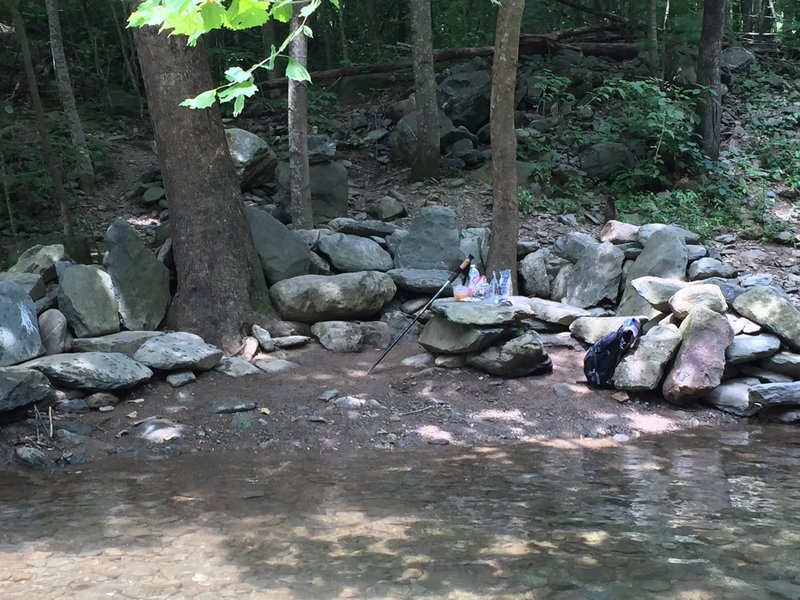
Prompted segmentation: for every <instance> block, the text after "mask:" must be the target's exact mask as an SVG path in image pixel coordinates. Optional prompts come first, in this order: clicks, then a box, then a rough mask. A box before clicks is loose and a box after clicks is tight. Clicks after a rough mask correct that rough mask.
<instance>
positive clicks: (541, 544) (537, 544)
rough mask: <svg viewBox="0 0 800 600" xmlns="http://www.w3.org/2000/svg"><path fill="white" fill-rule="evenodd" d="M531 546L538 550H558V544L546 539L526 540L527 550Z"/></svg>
mask: <svg viewBox="0 0 800 600" xmlns="http://www.w3.org/2000/svg"><path fill="white" fill-rule="evenodd" d="M531 548H538V549H540V550H558V545H557V544H554V543H553V542H551V541H548V540H530V541H528V551H530V550H531Z"/></svg>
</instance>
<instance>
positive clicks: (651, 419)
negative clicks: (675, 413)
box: [628, 414, 677, 433]
mask: <svg viewBox="0 0 800 600" xmlns="http://www.w3.org/2000/svg"><path fill="white" fill-rule="evenodd" d="M628 421H630V424H631V425H632V426H633V427H635V428H636V429H638V430H639V431H644V432H646V433H659V432H661V431H665V430H669V429H675V428H676V427H677V423H676V422H675V421H674V420H673V419H668V418H667V417H662V416H661V415H653V414H644V415H643V414H632V415H628Z"/></svg>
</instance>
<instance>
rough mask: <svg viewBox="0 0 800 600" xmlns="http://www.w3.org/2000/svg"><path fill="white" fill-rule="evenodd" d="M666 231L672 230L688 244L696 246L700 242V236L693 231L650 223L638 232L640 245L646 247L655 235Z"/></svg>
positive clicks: (664, 224)
mask: <svg viewBox="0 0 800 600" xmlns="http://www.w3.org/2000/svg"><path fill="white" fill-rule="evenodd" d="M665 229H671V230H673V231H674V232H676V233H677V234H678V235H679V236H680V237H681V238H682V239H683V241H684V242H685V243H686V244H696V243H697V242H699V241H700V236H699V235H697V234H696V233H694V232H693V231H689V230H688V229H684V228H683V227H678V226H677V225H668V224H666V223H648V224H647V225H642V226H641V227H639V231H638V232H637V239H638V241H639V243H640V244H641V245H642V246H644V245H645V244H646V243H647V241H648V240H649V239H650V238H651V237H653V235H654V234H655V233H657V232H659V231H664V230H665Z"/></svg>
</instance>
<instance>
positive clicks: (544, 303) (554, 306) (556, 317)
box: [521, 298, 590, 326]
mask: <svg viewBox="0 0 800 600" xmlns="http://www.w3.org/2000/svg"><path fill="white" fill-rule="evenodd" d="M521 302H524V303H525V304H526V305H527V306H528V308H529V309H530V311H531V314H532V316H534V317H536V318H537V319H539V320H541V321H544V322H546V323H554V324H556V325H564V326H569V325H571V324H572V322H573V321H575V319H578V318H580V317H588V316H590V313H589V312H588V311H587V310H585V309H583V308H578V307H576V306H570V305H569V304H564V303H563V302H554V301H552V300H543V299H541V298H525V299H522V300H521Z"/></svg>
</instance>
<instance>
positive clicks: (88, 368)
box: [21, 352, 153, 390]
mask: <svg viewBox="0 0 800 600" xmlns="http://www.w3.org/2000/svg"><path fill="white" fill-rule="evenodd" d="M21 366H22V367H24V368H26V369H36V370H37V371H41V372H42V373H44V374H45V375H46V376H47V378H48V379H49V380H50V381H51V382H53V383H54V384H56V385H63V386H64V387H70V388H79V389H88V390H118V389H124V388H131V387H135V386H137V385H139V384H141V383H144V382H145V381H148V380H149V379H150V378H151V377H152V376H153V372H152V371H151V370H150V369H148V368H147V367H145V366H144V365H143V364H141V363H139V362H137V361H135V360H132V359H130V358H128V357H127V356H125V355H124V354H115V353H111V352H109V353H104V352H81V353H78V354H53V355H51V356H43V357H41V358H35V359H33V360H31V361H28V362H26V363H24V364H23V365H21Z"/></svg>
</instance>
